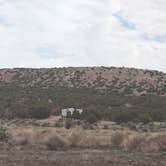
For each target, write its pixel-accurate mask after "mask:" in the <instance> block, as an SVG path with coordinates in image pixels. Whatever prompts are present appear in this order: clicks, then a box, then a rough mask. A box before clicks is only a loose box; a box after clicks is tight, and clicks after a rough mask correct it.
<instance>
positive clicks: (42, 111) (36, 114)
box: [29, 107, 51, 119]
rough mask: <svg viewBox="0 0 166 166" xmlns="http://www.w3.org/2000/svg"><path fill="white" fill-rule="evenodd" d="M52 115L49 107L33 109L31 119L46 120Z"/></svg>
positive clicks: (30, 113)
mask: <svg viewBox="0 0 166 166" xmlns="http://www.w3.org/2000/svg"><path fill="white" fill-rule="evenodd" d="M50 114H51V111H50V109H49V108H47V107H33V108H31V110H30V112H29V115H30V118H34V119H45V118H48V117H49V116H50Z"/></svg>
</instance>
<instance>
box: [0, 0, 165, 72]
mask: <svg viewBox="0 0 166 166" xmlns="http://www.w3.org/2000/svg"><path fill="white" fill-rule="evenodd" d="M165 11H166V2H165V0H146V1H145V0H134V1H133V0H116V1H115V0H84V1H80V0H47V1H45V0H35V1H34V0H15V1H12V0H0V18H3V21H2V22H1V19H0V67H55V66H90V65H100V66H101V65H107V66H112V65H113V66H130V67H139V68H150V69H158V70H163V71H166V65H165V61H166V56H165V54H166V42H160V40H158V41H157V40H155V39H156V37H155V36H159V37H161V36H162V35H163V36H165V35H166V19H165V18H166V12H165ZM117 12H120V14H121V16H120V17H121V18H125V19H123V20H122V21H127V20H128V21H129V22H128V23H132V25H133V24H134V25H135V27H136V28H135V29H133V30H130V29H127V28H126V27H125V24H124V23H123V24H122V23H120V22H119V21H120V20H118V19H117V18H116V17H115V16H114V13H117ZM4 20H5V22H7V24H4ZM144 34H146V35H147V36H148V35H149V36H152V39H153V40H145V38H143V35H144ZM164 41H165V39H164ZM50 46H51V47H52V48H53V49H52V48H50ZM38 48H50V49H51V50H50V51H52V50H55V49H56V50H55V56H53V55H51V56H49V58H46V57H44V56H43V55H42V54H41V55H40V52H37V51H35V50H36V49H38ZM48 53H49V50H48ZM51 54H53V52H51ZM57 54H58V56H57Z"/></svg>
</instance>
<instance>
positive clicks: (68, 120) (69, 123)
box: [65, 119, 72, 129]
mask: <svg viewBox="0 0 166 166" xmlns="http://www.w3.org/2000/svg"><path fill="white" fill-rule="evenodd" d="M71 127H72V120H71V119H66V121H65V128H66V129H70V128H71Z"/></svg>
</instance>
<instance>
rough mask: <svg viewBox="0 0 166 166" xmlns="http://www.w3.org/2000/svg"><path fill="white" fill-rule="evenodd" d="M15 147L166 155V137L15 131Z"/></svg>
mask: <svg viewBox="0 0 166 166" xmlns="http://www.w3.org/2000/svg"><path fill="white" fill-rule="evenodd" d="M8 132H9V133H10V135H11V136H12V137H11V138H12V141H13V142H14V144H18V145H26V144H37V145H45V146H46V147H48V148H49V149H53V150H56V149H63V148H66V147H70V148H75V147H79V148H99V147H107V148H109V149H111V148H118V149H124V150H128V151H134V150H141V151H166V134H165V133H146V134H145V133H138V132H133V131H116V132H115V131H111V130H83V129H80V128H75V129H71V130H66V129H59V128H32V127H31V128H11V129H9V130H8Z"/></svg>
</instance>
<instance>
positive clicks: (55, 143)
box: [0, 116, 166, 166]
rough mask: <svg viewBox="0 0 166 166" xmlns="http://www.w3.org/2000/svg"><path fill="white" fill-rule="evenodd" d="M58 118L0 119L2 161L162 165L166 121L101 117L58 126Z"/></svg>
mask: <svg viewBox="0 0 166 166" xmlns="http://www.w3.org/2000/svg"><path fill="white" fill-rule="evenodd" d="M60 119H61V117H56V116H52V117H50V118H48V119H44V120H32V119H29V120H28V119H27V120H20V119H15V120H13V121H11V120H10V121H7V120H6V121H1V129H0V141H1V142H0V146H1V149H0V151H1V154H0V165H2V166H15V165H17V166H22V165H25V166H31V165H32V166H45V165H49V166H53V165H54V166H55V165H57V166H65V165H66V166H67V165H70V166H78V165H80V166H85V165H86V166H93V165H94V166H99V165H101V164H104V165H105V166H107V165H109V166H110V165H115V166H122V165H126V166H127V165H133V166H149V165H154V166H157V165H160V166H165V163H166V127H165V126H166V123H151V124H146V125H143V124H142V126H141V124H139V125H138V126H137V130H136V128H133V126H132V128H131V124H128V125H127V124H126V125H119V124H116V123H113V122H108V121H102V122H99V123H97V124H93V125H90V126H89V128H86V129H85V127H84V126H83V124H81V125H73V126H72V127H71V128H70V129H67V128H66V126H65V125H64V126H62V127H57V123H59V122H60ZM61 121H62V120H61ZM63 121H65V120H63ZM147 126H151V128H150V127H148V129H149V131H146V130H145V129H147ZM143 128H144V129H143ZM154 129H157V130H158V131H155V130H154Z"/></svg>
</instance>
